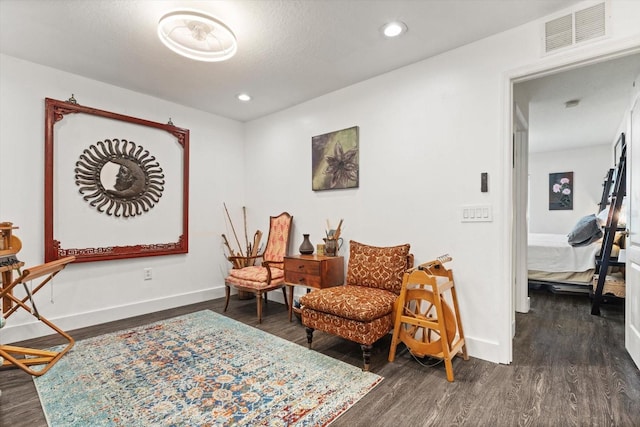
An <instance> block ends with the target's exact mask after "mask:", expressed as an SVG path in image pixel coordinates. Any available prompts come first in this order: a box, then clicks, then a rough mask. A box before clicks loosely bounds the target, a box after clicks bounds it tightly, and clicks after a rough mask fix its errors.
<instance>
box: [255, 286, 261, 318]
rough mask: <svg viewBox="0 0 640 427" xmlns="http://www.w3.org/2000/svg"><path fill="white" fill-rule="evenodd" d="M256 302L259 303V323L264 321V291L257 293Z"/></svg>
mask: <svg viewBox="0 0 640 427" xmlns="http://www.w3.org/2000/svg"><path fill="white" fill-rule="evenodd" d="M256 303H257V304H258V323H262V293H261V292H258V293H257V294H256Z"/></svg>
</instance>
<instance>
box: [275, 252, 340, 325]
mask: <svg viewBox="0 0 640 427" xmlns="http://www.w3.org/2000/svg"><path fill="white" fill-rule="evenodd" d="M284 282H285V284H286V285H287V287H288V288H289V322H291V316H292V314H293V288H294V287H295V286H303V287H305V288H307V290H309V289H310V288H311V289H323V288H330V287H332V286H340V285H342V284H343V283H344V258H343V257H341V256H334V257H330V256H321V255H293V256H286V257H284Z"/></svg>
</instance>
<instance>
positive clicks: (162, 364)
mask: <svg viewBox="0 0 640 427" xmlns="http://www.w3.org/2000/svg"><path fill="white" fill-rule="evenodd" d="M380 381H382V377H380V376H378V375H376V374H372V373H370V372H362V370H361V369H360V368H358V367H355V366H351V365H349V364H346V363H344V362H340V361H338V360H335V359H332V358H330V357H328V356H325V355H323V354H320V353H318V352H316V351H313V350H309V349H307V348H306V347H302V346H299V345H297V344H293V343H291V342H289V341H286V340H284V339H281V338H278V337H276V336H273V335H270V334H268V333H266V332H262V331H260V330H258V329H255V328H253V327H250V326H247V325H245V324H242V323H239V322H237V321H235V320H232V319H229V318H227V317H224V316H222V315H219V314H217V313H214V312H212V311H207V310H205V311H200V312H197V313H192V314H189V315H185V316H181V317H176V318H173V319H169V320H166V321H162V322H157V323H153V324H149V325H145V326H140V327H137V328H135V329H131V330H126V331H120V332H115V333H112V334H107V335H101V336H98V337H95V338H91V339H87V340H83V341H79V342H77V343H76V345H75V346H74V347H73V349H72V350H71V351H70V352H69V353H67V354H66V355H65V356H64V357H63V358H62V359H61V360H60V361H59V362H58V363H57V364H56V365H55V366H53V367H52V368H51V369H50V370H49V372H47V373H46V374H44V375H43V376H41V377H34V382H35V384H36V388H37V389H38V394H39V395H40V401H41V402H42V407H43V409H44V412H45V415H46V417H47V421H48V423H49V426H51V427H59V426H82V427H86V426H92V427H96V426H145V427H146V426H223V425H234V426H235V425H239V426H244V425H251V426H291V425H298V426H322V425H327V424H329V423H330V422H331V421H333V420H335V419H336V418H337V417H338V416H339V415H340V414H342V413H343V412H345V411H346V410H347V409H349V408H350V407H351V406H352V405H353V404H354V403H356V402H357V401H358V400H359V399H361V398H362V397H363V396H364V395H365V394H367V393H368V392H369V391H370V390H371V389H372V388H373V387H375V386H376V385H377V384H378V383H379V382H380Z"/></svg>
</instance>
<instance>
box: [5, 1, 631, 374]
mask: <svg viewBox="0 0 640 427" xmlns="http://www.w3.org/2000/svg"><path fill="white" fill-rule="evenodd" d="M613 4H614V6H615V7H614V8H613V9H612V21H611V23H612V34H613V37H612V38H610V39H608V40H605V41H601V42H598V43H593V44H590V45H589V46H587V47H584V48H582V49H579V50H577V51H576V50H574V51H572V52H568V53H559V54H557V55H555V56H554V58H552V59H549V58H541V56H540V30H541V22H533V23H530V24H527V25H524V26H521V27H518V28H516V29H513V30H511V31H508V32H505V33H502V34H499V35H497V36H494V37H491V38H488V39H484V40H480V41H478V42H476V43H473V44H470V45H467V46H464V47H462V48H460V49H457V50H454V51H451V52H448V53H445V54H442V55H439V56H437V57H434V58H431V59H428V60H425V61H422V62H419V63H417V64H414V65H411V66H408V67H404V68H401V69H399V70H396V71H394V72H391V73H388V74H385V75H382V76H379V77H377V78H374V79H370V80H367V81H364V82H361V83H359V84H356V85H353V86H351V87H348V88H345V89H343V90H340V91H337V92H334V93H332V94H329V95H326V96H323V97H320V98H317V99H314V100H311V101H309V102H306V103H304V104H301V105H298V106H296V107H293V108H291V109H288V110H285V111H282V112H280V113H277V114H273V115H270V116H268V117H265V118H262V119H260V120H256V121H254V122H250V123H247V124H245V125H244V126H241V125H240V124H238V123H236V122H233V121H229V120H224V119H221V118H218V117H215V116H212V115H209V114H205V113H202V112H198V111H195V110H191V109H187V108H184V107H181V106H178V105H175V104H171V103H168V102H164V101H162V100H158V99H155V98H151V97H148V96H145V95H141V94H137V93H133V92H130V91H126V90H122V89H118V88H114V87H112V86H109V85H105V84H102V83H98V82H95V81H91V80H86V79H83V78H81V77H78V76H72V75H69V74H66V73H63V72H58V71H54V70H50V69H46V68H43V67H39V66H37V65H34V64H27V63H23V62H20V61H18V60H15V59H12V58H7V57H0V61H2V62H1V64H0V65H1V67H2V72H1V73H0V76H1V77H0V90H1V92H2V97H0V107H1V109H0V120H2V126H0V132H1V133H0V148H1V150H2V156H3V159H4V156H5V155H9V156H11V158H12V159H14V160H13V163H11V165H10V166H9V167H8V169H5V167H4V164H3V168H2V169H0V178H1V180H2V182H3V183H4V182H7V181H11V182H15V183H16V185H15V186H5V185H0V191H2V194H1V196H0V201H1V202H0V203H2V206H1V207H0V218H2V220H12V221H13V222H15V223H16V224H17V225H20V227H21V230H19V233H18V234H19V235H20V237H22V238H23V243H24V247H25V249H23V253H22V255H21V258H22V259H23V260H25V261H27V262H28V263H29V264H32V263H34V262H35V263H37V262H41V261H42V248H41V246H42V240H43V237H42V233H43V231H42V224H43V218H42V203H43V202H42V200H43V194H42V181H43V179H42V170H43V165H42V161H43V159H42V134H43V123H42V121H43V109H42V103H43V98H44V97H47V96H48V97H52V98H56V99H67V98H68V97H69V96H70V94H71V93H75V95H76V98H78V100H79V101H80V102H81V103H84V104H86V105H90V106H94V107H98V108H102V109H105V110H110V111H116V112H121V113H125V114H129V115H133V116H137V117H143V118H147V119H150V120H154V121H161V122H163V121H166V120H167V117H172V118H173V121H174V122H175V123H176V125H178V126H181V127H186V128H189V129H191V140H192V151H191V159H192V163H191V211H190V212H191V215H190V220H191V222H190V226H191V229H190V241H191V248H190V253H189V254H188V255H186V256H171V257H157V258H156V259H137V260H127V261H113V262H102V263H91V264H85V265H77V266H73V265H72V266H71V267H69V268H68V269H67V270H65V271H64V272H63V273H62V275H61V276H59V277H60V278H59V279H56V284H55V290H56V294H57V295H58V296H57V297H56V303H55V304H50V303H49V302H48V295H42V296H41V299H42V300H43V302H42V311H43V312H44V313H47V315H48V316H49V317H51V318H53V319H57V320H60V321H59V322H58V324H60V325H61V326H62V327H63V328H65V329H71V328H72V327H78V326H84V325H85V324H96V323H100V322H102V321H105V320H110V319H111V318H118V317H125V316H127V315H133V314H138V313H142V312H145V311H146V312H148V311H153V308H156V306H157V307H159V308H160V307H162V306H168V305H171V304H175V305H177V304H180V303H184V302H187V301H189V302H190V301H192V300H195V299H198V298H204V297H208V296H211V295H222V291H221V289H222V287H223V277H222V270H223V269H226V266H225V265H224V262H223V261H222V260H223V259H224V258H223V254H222V248H221V245H220V243H219V239H220V237H219V234H220V233H221V232H226V229H225V227H224V223H223V218H222V216H223V214H222V208H221V204H222V202H223V201H226V202H227V205H228V206H230V207H234V208H236V210H237V209H240V207H241V206H242V204H243V203H245V204H246V205H247V208H248V222H249V224H255V227H256V228H261V229H262V230H266V229H267V228H266V225H267V218H268V216H269V215H273V214H277V213H280V212H282V211H285V210H286V211H289V212H290V213H291V214H293V215H294V229H293V232H294V237H295V240H294V242H293V244H292V248H294V251H295V248H297V247H298V246H299V245H300V243H301V241H302V233H310V234H311V238H312V239H313V241H314V242H318V241H319V239H320V237H321V236H322V234H323V232H324V224H325V221H326V219H327V218H328V219H330V220H332V221H334V222H335V221H337V220H338V219H339V218H344V220H345V223H344V228H343V236H344V237H345V239H355V240H359V241H361V242H366V243H371V244H377V245H387V244H397V243H404V242H409V243H411V244H412V252H413V253H414V254H415V255H416V257H417V260H416V261H417V262H424V261H427V260H429V259H432V258H434V257H436V256H438V255H440V254H442V253H444V252H449V253H450V254H451V255H452V256H453V258H454V261H453V262H452V263H451V264H450V266H451V267H452V268H453V269H454V274H455V277H456V288H457V290H458V297H459V300H460V310H461V317H462V321H463V324H464V327H465V334H466V336H467V342H468V347H469V353H470V354H471V355H472V356H474V357H478V358H482V359H485V360H490V361H495V362H501V363H508V362H510V361H511V317H512V309H511V307H512V304H511V276H510V266H511V259H510V256H511V255H510V252H509V248H510V224H511V213H510V210H509V209H510V203H511V198H510V194H511V187H510V176H511V164H510V160H511V156H510V152H509V150H510V142H509V141H510V137H508V136H507V137H505V129H508V128H509V126H510V123H511V118H510V117H509V111H510V108H511V107H510V105H511V103H510V102H509V93H508V90H507V93H505V87H508V84H507V82H508V80H509V78H510V76H513V75H518V71H517V70H519V69H522V68H527V67H532V66H533V67H545V66H546V64H549V63H552V64H556V65H557V64H558V63H562V62H571V61H573V60H577V59H576V58H578V59H579V58H580V55H582V57H585V56H588V55H590V52H594V51H597V52H603V51H607V49H609V50H613V49H615V48H616V46H617V45H616V44H615V42H616V41H617V40H620V39H623V38H625V37H629V36H632V35H635V36H636V37H637V36H638V33H639V31H640V30H639V29H638V27H637V19H636V18H638V17H640V2H635V1H614V2H613ZM639 40H640V39H639ZM609 46H611V47H609ZM576 52H579V54H577V53H576ZM354 125H357V126H360V188H358V189H350V190H341V191H329V192H313V191H311V137H312V136H314V135H319V134H322V133H325V132H331V131H334V130H339V129H344V128H347V127H350V126H354ZM243 131H244V132H245V134H244V136H243ZM243 141H244V151H243V152H241V151H240V150H241V148H240V146H241V145H242V143H243ZM242 157H244V164H242V162H243V160H242ZM239 170H241V171H243V172H238V171H239ZM481 172H488V174H489V192H488V193H481V192H480V173H481ZM230 174H232V175H233V176H234V177H242V176H244V177H245V183H241V182H238V181H235V183H234V182H233V181H231V180H229V179H228V176H230ZM8 202H9V203H11V204H8ZM14 203H15V204H14ZM478 203H482V204H490V205H491V206H492V207H493V222H489V223H477V224H470V223H464V224H463V223H461V222H460V221H459V215H460V206H462V205H465V204H478ZM343 253H345V251H344V250H343ZM147 266H150V267H153V268H154V270H155V274H154V280H153V281H151V282H144V281H142V268H143V267H147ZM61 294H62V295H63V296H64V297H63V298H61V297H60V295H61ZM274 296H275V295H274ZM65 297H66V298H65ZM12 319H13V318H12ZM3 331H7V332H3V335H2V338H1V339H3V340H7V341H9V342H10V341H12V340H14V339H16V338H18V337H19V338H21V339H22V338H28V337H30V336H32V335H33V334H34V332H33V331H32V330H31V329H29V330H26V328H20V331H19V332H20V333H19V334H17V333H12V329H11V326H10V327H9V328H5V329H4V330H3ZM301 334H304V332H303V331H302V330H301Z"/></svg>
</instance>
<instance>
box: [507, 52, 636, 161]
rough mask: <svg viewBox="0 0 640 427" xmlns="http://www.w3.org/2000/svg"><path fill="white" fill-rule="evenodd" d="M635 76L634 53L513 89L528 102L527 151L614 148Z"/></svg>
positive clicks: (522, 84)
mask: <svg viewBox="0 0 640 427" xmlns="http://www.w3.org/2000/svg"><path fill="white" fill-rule="evenodd" d="M639 75H640V54H635V55H629V56H625V57H622V58H617V59H612V60H609V61H605V62H600V63H596V64H593V65H589V66H585V67H580V68H577V69H574V70H571V71H566V72H562V73H557V74H553V75H550V76H547V77H543V78H539V79H535V80H530V81H528V82H524V83H519V84H517V85H516V86H515V91H514V93H515V96H516V99H522V100H523V101H524V102H528V108H529V118H528V121H529V143H530V147H531V150H530V151H555V150H558V149H559V148H562V149H573V148H580V147H585V146H593V145H601V144H610V143H612V142H613V141H614V140H615V139H616V132H617V131H618V126H619V125H620V124H621V123H622V119H623V115H624V113H625V111H628V109H629V107H630V105H631V102H632V99H631V94H632V91H633V84H634V80H635V79H637V78H638V76H639ZM639 83H640V82H636V84H639ZM574 99H575V100H579V101H580V103H579V104H578V105H577V106H575V107H572V108H566V107H565V102H567V101H570V100H574Z"/></svg>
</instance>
